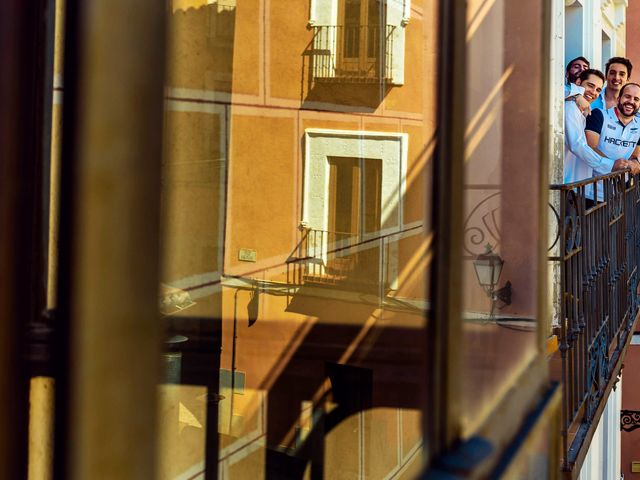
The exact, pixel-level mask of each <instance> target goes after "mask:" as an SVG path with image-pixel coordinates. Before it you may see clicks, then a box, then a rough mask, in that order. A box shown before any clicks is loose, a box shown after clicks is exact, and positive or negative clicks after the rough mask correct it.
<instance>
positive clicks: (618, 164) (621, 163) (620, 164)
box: [611, 158, 640, 172]
mask: <svg viewBox="0 0 640 480" xmlns="http://www.w3.org/2000/svg"><path fill="white" fill-rule="evenodd" d="M631 163H632V162H629V160H625V159H624V158H620V159H618V160H616V161H615V162H613V168H612V169H611V171H612V172H616V171H618V170H624V169H625V168H631ZM633 163H636V164H637V163H638V162H633ZM638 165H640V164H638Z"/></svg>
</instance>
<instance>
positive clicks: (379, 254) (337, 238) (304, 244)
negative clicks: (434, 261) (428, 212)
mask: <svg viewBox="0 0 640 480" xmlns="http://www.w3.org/2000/svg"><path fill="white" fill-rule="evenodd" d="M422 229H423V226H422V225H421V224H420V225H414V226H411V227H409V228H406V229H403V230H400V231H396V232H393V233H387V234H384V235H382V234H375V235H374V234H366V235H358V234H354V233H344V232H329V231H325V230H318V229H312V228H306V227H303V228H302V232H303V233H302V239H301V240H300V242H299V243H298V244H297V245H296V247H295V248H294V250H293V251H292V252H291V254H290V255H289V257H288V259H287V283H289V284H291V285H294V286H302V285H304V284H314V285H338V286H340V287H342V288H344V289H356V290H359V289H361V288H365V289H367V290H371V287H375V290H376V293H378V294H379V296H380V299H383V298H384V297H385V295H386V291H387V289H388V287H389V285H390V284H391V280H392V279H391V278H390V276H391V275H390V274H389V271H390V263H391V262H390V257H391V255H390V245H391V244H393V243H397V242H398V241H399V240H400V239H401V238H404V237H406V236H410V235H415V234H418V233H420V232H421V231H422ZM367 287H368V288H367Z"/></svg>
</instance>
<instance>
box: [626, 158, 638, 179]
mask: <svg viewBox="0 0 640 480" xmlns="http://www.w3.org/2000/svg"><path fill="white" fill-rule="evenodd" d="M627 164H628V167H629V168H630V169H631V173H633V174H634V175H637V174H639V173H640V162H639V161H638V159H637V158H631V159H629V160H628V161H627Z"/></svg>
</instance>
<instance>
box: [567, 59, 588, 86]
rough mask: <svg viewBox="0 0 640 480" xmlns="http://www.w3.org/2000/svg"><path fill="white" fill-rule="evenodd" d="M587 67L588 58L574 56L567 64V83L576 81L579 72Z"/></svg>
mask: <svg viewBox="0 0 640 480" xmlns="http://www.w3.org/2000/svg"><path fill="white" fill-rule="evenodd" d="M588 68H589V60H587V59H586V58H584V57H576V58H574V59H573V60H571V61H570V62H569V63H568V64H567V69H566V72H565V79H566V83H567V85H570V84H572V83H576V82H577V81H578V77H580V74H581V73H582V72H584V71H585V70H586V69H588Z"/></svg>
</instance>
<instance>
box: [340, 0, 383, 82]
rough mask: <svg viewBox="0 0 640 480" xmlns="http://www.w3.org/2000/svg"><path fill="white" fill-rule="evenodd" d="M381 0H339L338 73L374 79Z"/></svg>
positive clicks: (381, 23)
mask: <svg viewBox="0 0 640 480" xmlns="http://www.w3.org/2000/svg"><path fill="white" fill-rule="evenodd" d="M383 7H384V0H340V9H339V15H340V25H341V28H340V29H339V31H338V44H339V45H340V50H339V56H338V70H339V73H340V76H354V77H358V78H376V77H378V76H379V75H378V74H379V71H380V68H379V66H380V59H381V56H382V55H381V52H380V40H381V38H380V37H381V35H382V31H383V30H382V26H383V25H384V8H383Z"/></svg>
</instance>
